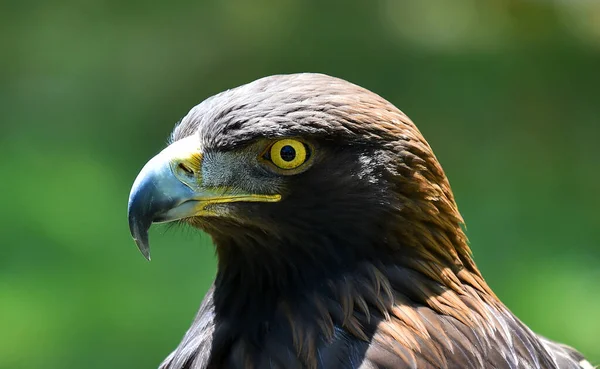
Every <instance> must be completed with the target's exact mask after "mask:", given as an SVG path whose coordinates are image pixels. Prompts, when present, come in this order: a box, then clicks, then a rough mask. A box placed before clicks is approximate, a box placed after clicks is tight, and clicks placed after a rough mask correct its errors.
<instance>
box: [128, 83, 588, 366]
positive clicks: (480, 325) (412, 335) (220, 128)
mask: <svg viewBox="0 0 600 369" xmlns="http://www.w3.org/2000/svg"><path fill="white" fill-rule="evenodd" d="M128 216H129V227H130V229H131V233H132V235H133V237H134V239H135V241H136V243H137V245H138V246H139V248H140V250H141V251H142V253H143V254H144V255H145V256H146V257H147V258H149V257H150V255H149V244H148V229H149V228H150V225H151V224H152V223H160V222H171V221H179V222H183V223H187V224H189V225H191V226H193V227H196V228H198V229H200V230H202V231H204V232H206V233H208V234H209V235H210V236H211V237H212V240H213V242H214V244H215V247H216V253H217V256H218V272H217V275H216V278H215V281H214V284H213V286H212V287H211V288H210V290H209V291H208V293H207V295H206V297H205V298H204V301H203V302H202V306H201V307H200V311H199V312H198V315H197V316H196V318H195V320H194V322H193V324H192V326H191V328H190V329H189V330H188V332H187V333H186V334H185V336H184V338H183V340H182V341H181V343H180V344H179V347H177V349H175V351H174V352H173V353H172V354H171V355H170V356H169V357H167V359H166V360H165V361H164V362H163V364H162V366H161V368H164V369H205V368H206V369H221V368H224V369H237V368H239V369H242V368H244V369H262V368H273V369H274V368H278V369H300V368H315V369H316V368H319V369H325V368H326V369H350V368H361V369H384V368H385V369H401V368H412V369H430V368H431V369H433V368H440V369H442V368H449V369H470V368H471V369H475V368H477V369H480V368H510V369H516V368H523V369H525V368H532V369H533V368H544V369H551V368H591V365H590V364H589V363H588V362H587V361H585V360H584V358H583V356H582V355H581V354H579V353H578V352H576V351H575V350H573V349H571V348H569V347H567V346H564V345H561V344H558V343H555V342H552V341H550V340H548V339H545V338H543V337H541V336H539V335H537V334H535V333H534V332H532V331H531V330H530V329H529V328H528V327H527V326H525V325H524V324H523V323H522V322H521V321H519V319H517V318H516V317H515V316H514V315H513V314H512V313H511V312H510V311H509V310H508V309H507V308H506V306H504V304H502V302H500V300H499V299H498V298H497V297H496V296H495V295H494V293H493V292H492V290H491V289H490V287H489V286H488V285H487V284H486V282H485V281H484V279H483V277H482V276H481V273H480V272H479V270H478V269H477V267H476V266H475V263H474V262H473V259H472V257H471V252H470V249H469V246H468V245H467V239H466V236H465V234H464V232H463V230H462V228H461V225H462V223H463V220H462V218H461V215H460V214H459V212H458V210H457V206H456V203H455V201H454V197H453V194H452V191H451V189H450V185H449V183H448V180H447V178H446V176H445V174H444V171H443V170H442V167H441V166H440V164H439V162H438V161H437V159H436V157H435V155H434V154H433V152H432V150H431V148H430V147H429V145H428V143H427V141H425V139H424V138H423V136H422V135H421V133H420V132H419V131H418V129H417V127H416V126H415V125H414V124H413V122H412V121H411V120H410V119H409V118H408V117H407V116H406V115H405V114H404V113H402V112H401V111H400V110H398V109H397V108H396V107H395V106H394V105H392V104H391V103H389V102H388V101H386V100H385V99H383V98H382V97H380V96H378V95H376V94H374V93H372V92H370V91H368V90H366V89H364V88H361V87H359V86H356V85H354V84H351V83H349V82H346V81H344V80H341V79H337V78H333V77H329V76H326V75H321V74H294V75H279V76H271V77H266V78H262V79H259V80H257V81H254V82H252V83H250V84H247V85H244V86H241V87H238V88H234V89H231V90H228V91H225V92H223V93H220V94H218V95H215V96H213V97H211V98H209V99H207V100H205V101H204V102H202V103H200V104H199V105H197V106H196V107H194V108H193V109H192V110H191V111H190V112H189V113H188V114H187V116H186V117H184V118H183V120H182V121H181V122H180V123H179V124H178V125H177V127H176V128H175V130H174V131H173V133H172V136H171V144H170V145H169V146H168V147H167V148H166V149H164V150H163V151H162V152H161V153H160V154H158V155H157V156H155V157H154V158H153V159H151V160H150V161H149V162H148V163H147V164H146V165H145V166H144V168H143V169H142V170H141V172H140V174H139V175H138V177H137V179H136V180H135V183H134V184H133V188H132V190H131V194H130V198H129V207H128Z"/></svg>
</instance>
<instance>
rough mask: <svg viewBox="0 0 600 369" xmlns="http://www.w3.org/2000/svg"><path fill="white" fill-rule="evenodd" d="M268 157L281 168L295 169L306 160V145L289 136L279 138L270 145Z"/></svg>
mask: <svg viewBox="0 0 600 369" xmlns="http://www.w3.org/2000/svg"><path fill="white" fill-rule="evenodd" d="M269 153H270V157H271V161H272V162H273V164H275V165H276V166H278V167H279V168H281V169H295V168H298V167H299V166H300V165H302V164H303V163H304V162H305V161H306V156H307V155H306V146H304V144H303V143H302V142H300V141H297V140H292V139H289V138H286V139H283V140H279V141H277V142H275V143H274V144H273V146H271V149H270V152H269Z"/></svg>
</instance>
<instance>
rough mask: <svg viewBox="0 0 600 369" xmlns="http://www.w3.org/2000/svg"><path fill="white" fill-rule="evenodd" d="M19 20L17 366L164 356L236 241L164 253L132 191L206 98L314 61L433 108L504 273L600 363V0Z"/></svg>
mask: <svg viewBox="0 0 600 369" xmlns="http://www.w3.org/2000/svg"><path fill="white" fill-rule="evenodd" d="M0 32H1V35H2V36H0V37H1V38H2V41H1V42H2V44H1V45H0V46H1V49H0V50H1V51H0V52H1V53H2V57H1V58H0V125H1V134H0V153H1V155H0V170H1V173H2V177H1V178H2V179H1V180H0V193H1V194H2V206H1V207H0V209H1V211H0V221H1V228H0V244H1V247H0V253H1V257H0V310H1V313H0V368H2V369H4V368H11V369H21V368H22V369H30V368H31V369H33V368H42V367H43V368H45V369H54V368H56V369H58V368H61V369H64V368H69V369H70V368H87V369H95V368H98V369H100V368H102V369H104V368H130V369H135V368H154V367H156V366H157V365H158V364H159V362H160V361H161V360H162V359H163V358H164V357H165V356H166V355H167V354H168V353H169V352H170V350H171V349H173V348H174V347H175V346H176V345H177V343H178V342H179V340H180V338H181V337H182V335H183V333H184V332H185V330H186V329H187V328H188V326H189V324H190V322H191V320H192V318H193V316H194V314H195V312H196V310H197V308H198V305H199V303H200V301H201V299H202V297H203V295H204V292H205V291H206V289H207V288H208V286H209V284H210V283H211V280H212V278H213V276H214V273H215V259H214V250H213V247H212V246H211V245H210V240H209V238H208V237H207V236H204V235H200V234H197V233H196V232H194V231H191V230H187V229H183V230H182V229H167V228H164V227H163V228H161V227H155V228H153V230H152V232H151V238H152V242H153V261H152V263H147V262H145V261H144V259H143V258H142V256H141V255H140V254H139V253H138V251H137V249H136V247H135V245H134V243H133V242H132V240H131V237H130V236H129V232H128V228H127V219H126V205H127V198H128V194H129V189H130V186H131V184H132V182H133V180H134V178H135V176H136V175H137V173H138V171H139V169H140V168H141V167H142V165H143V164H144V163H145V162H146V161H147V160H148V159H149V158H150V157H151V156H152V155H154V154H155V153H156V152H158V151H159V150H160V149H161V148H162V147H163V146H164V144H165V143H166V140H167V137H168V134H169V133H170V131H171V129H172V128H173V126H174V124H175V123H176V122H177V121H178V120H179V119H180V118H181V117H182V116H183V115H185V114H186V113H187V111H188V110H189V109H190V108H191V107H192V106H194V105H195V104H197V103H199V102H200V101H201V100H203V99H205V98H206V97H208V96H210V95H212V94H215V93H217V92H219V91H222V90H224V89H227V88H231V87H235V86H237V85H240V84H243V83H246V82H249V81H252V80H254V79H256V78H259V77H263V76H266V75H271V74H276V73H292V72H302V71H313V72H323V73H328V74H331V75H335V76H338V77H342V78H345V79H348V80H350V81H352V82H355V83H357V84H360V85H362V86H364V87H367V88H369V89H371V90H373V91H375V92H377V93H379V94H381V95H383V96H384V97H386V98H387V99H388V100H390V101H391V102H393V103H394V104H396V105H397V106H398V107H400V109H402V110H404V111H405V112H406V113H407V114H408V115H409V116H411V117H412V118H413V120H414V121H415V122H416V123H417V124H418V126H419V127H420V129H421V130H422V132H423V133H424V134H425V136H426V138H427V139H428V140H429V142H430V143H431V145H432V146H433V148H434V150H435V152H436V154H437V156H438V157H439V159H440V161H441V162H442V164H443V165H444V167H445V169H446V172H447V174H448V176H449V177H450V180H451V182H452V185H453V188H454V191H455V193H456V196H457V200H458V203H459V206H460V208H461V211H462V213H463V215H464V217H465V219H466V222H467V225H468V235H469V237H470V240H471V244H472V248H473V250H474V253H475V259H476V261H477V262H478V264H479V266H480V268H481V269H482V271H483V273H484V275H485V276H486V278H487V280H488V281H489V283H490V284H491V286H492V288H494V289H495V291H496V292H497V294H498V295H499V296H500V297H501V298H502V299H503V301H504V302H505V303H506V304H507V305H508V306H509V307H510V308H511V309H512V310H513V311H514V312H515V313H516V314H517V315H518V316H519V317H520V318H521V319H522V320H523V321H524V322H525V323H527V324H528V325H529V326H530V327H531V328H532V329H534V330H535V331H537V332H539V333H541V334H543V335H546V336H548V337H550V338H552V339H555V340H560V341H563V342H565V343H567V344H570V345H573V346H575V347H577V348H578V349H580V350H581V351H582V352H583V353H585V354H586V355H587V356H588V357H589V358H590V359H591V360H592V361H593V362H595V363H596V364H600V267H599V265H600V214H599V209H600V195H599V190H600V163H599V160H600V144H599V142H598V141H599V135H600V2H598V1H595V0H594V1H593V0H589V1H585V0H578V1H575V0H572V1H568V0H562V1H550V0H547V1H543V0H539V1H524V0H522V1H517V0H490V1H486V2H483V1H475V0H453V1H445V0H429V1H394V0H376V1H349V0H344V1H342V0H339V1H302V0H280V1H276V0H272V1H269V0H259V1H253V2H250V1H232V0H224V1H217V0H213V1H198V0H196V1H191V0H189V1H180V2H147V1H139V0H133V1H117V0H104V1H101V0H83V1H36V0H25V1H16V0H12V1H4V2H2V5H0Z"/></svg>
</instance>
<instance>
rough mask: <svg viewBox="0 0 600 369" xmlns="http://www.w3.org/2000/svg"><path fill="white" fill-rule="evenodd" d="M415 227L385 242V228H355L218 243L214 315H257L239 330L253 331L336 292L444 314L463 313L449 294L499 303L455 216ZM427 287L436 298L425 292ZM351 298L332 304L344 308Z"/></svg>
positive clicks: (395, 230) (392, 233) (399, 229)
mask: <svg viewBox="0 0 600 369" xmlns="http://www.w3.org/2000/svg"><path fill="white" fill-rule="evenodd" d="M411 222H412V223H410V224H407V222H406V221H405V222H404V223H402V224H403V226H393V227H391V228H390V229H387V230H385V231H387V232H386V233H384V234H387V235H388V236H387V237H381V231H382V229H377V232H373V233H372V234H369V233H368V232H365V231H364V228H363V229H361V228H360V227H354V228H355V229H356V231H355V233H353V232H352V231H351V230H346V231H345V232H342V233H327V232H317V233H312V234H304V235H297V237H293V238H292V237H291V238H285V239H282V238H271V237H269V235H267V234H264V233H263V232H256V233H253V232H252V231H251V230H250V231H248V232H245V237H244V238H241V239H240V238H233V237H221V238H215V243H216V245H217V253H218V258H219V267H218V275H217V278H216V281H215V296H214V298H215V309H216V313H217V314H218V315H220V316H222V317H224V318H228V317H232V318H234V317H239V316H240V315H241V316H248V317H252V318H251V319H249V320H250V322H249V326H248V327H241V329H242V330H246V329H247V330H250V331H252V330H254V329H256V327H255V325H256V323H257V322H260V321H265V322H266V321H269V320H271V319H272V318H273V316H274V315H276V314H277V312H278V311H279V310H280V309H281V307H282V306H284V305H286V304H288V305H292V306H293V305H295V304H299V303H302V302H303V301H306V296H313V295H317V296H318V295H323V296H331V294H332V293H334V292H335V291H336V290H343V291H347V294H348V295H352V296H357V298H359V299H365V298H366V297H365V294H367V295H368V294H370V293H375V295H374V296H378V298H384V296H385V295H388V297H385V299H387V300H386V301H385V302H382V301H380V302H372V303H375V304H379V305H380V306H387V305H390V306H391V304H393V299H394V295H395V294H396V295H397V294H403V295H407V296H412V297H411V298H412V299H414V300H415V301H414V302H416V303H419V304H422V305H425V306H429V307H432V308H434V310H439V311H440V312H442V311H441V309H444V308H443V306H444V305H448V304H450V305H451V304H452V303H453V302H455V303H456V304H457V306H455V308H456V309H455V310H456V311H461V310H463V309H464V308H465V306H464V305H462V304H460V303H459V302H458V300H453V299H450V300H447V296H449V294H450V295H456V296H460V295H464V294H468V295H477V298H478V299H480V300H481V301H485V302H487V303H490V304H500V303H499V301H498V300H497V299H496V297H495V296H494V294H493V292H492V291H491V290H490V288H489V287H488V286H487V284H486V283H485V281H484V280H483V278H482V277H481V274H480V273H479V271H478V270H477V268H476V266H475V264H474V262H473V260H472V259H471V255H470V250H469V247H468V246H467V243H466V237H465V235H464V233H463V231H462V229H461V227H460V223H459V219H458V218H457V219H452V220H448V219H446V220H445V221H442V220H440V222H439V223H433V224H432V223H430V222H419V221H418V220H415V219H414V218H413V220H412V221H411ZM390 223H394V222H390ZM395 224H399V223H397V222H396V223H395ZM294 240H302V242H301V243H300V242H294ZM356 276H358V279H357V278H356ZM398 276H400V277H398ZM404 277H406V278H404ZM366 281H370V282H369V283H371V284H372V283H375V285H376V286H377V287H372V289H373V291H374V292H373V291H369V289H368V288H367V289H366V290H364V289H361V288H362V287H364V286H365V285H366V283H367V282H366ZM407 281H411V283H406V282H407ZM332 286H337V287H335V288H334V289H331V287H332ZM423 286H425V287H426V288H425V289H426V290H428V291H434V292H431V293H430V294H428V293H426V294H423V293H422V291H423V290H422V287H423ZM383 292H385V293H383ZM441 295H444V297H443V298H442V297H440V296H441ZM348 298H349V297H348V296H346V297H344V296H337V297H336V298H335V299H334V300H335V302H336V303H337V304H340V305H341V304H343V301H345V300H348ZM370 303H371V302H370ZM461 314H463V315H464V314H467V312H464V311H462V312H461ZM461 318H464V316H463V317H461ZM238 321H239V320H238Z"/></svg>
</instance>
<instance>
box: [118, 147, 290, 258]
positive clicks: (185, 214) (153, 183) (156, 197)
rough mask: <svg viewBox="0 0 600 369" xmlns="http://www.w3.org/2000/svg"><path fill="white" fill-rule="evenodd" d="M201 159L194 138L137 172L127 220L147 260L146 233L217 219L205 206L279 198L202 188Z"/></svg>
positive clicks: (278, 196) (276, 198)
mask: <svg viewBox="0 0 600 369" xmlns="http://www.w3.org/2000/svg"><path fill="white" fill-rule="evenodd" d="M202 161H203V156H202V152H201V150H200V147H199V145H198V138H197V137H196V136H190V137H187V138H184V139H182V140H179V141H177V142H175V143H173V144H171V145H169V146H168V147H167V148H165V149H164V150H163V151H161V152H160V153H159V154H158V155H156V156H155V157H154V158H152V159H151V160H150V161H149V162H148V163H147V164H146V165H144V167H143V168H142V170H141V171H140V173H139V174H138V176H137V178H136V179H135V182H134V183H133V186H132V188H131V192H130V194H129V204H128V207H127V216H128V218H129V230H130V232H131V235H132V236H133V240H134V241H135V243H136V244H137V246H138V248H139V249H140V251H141V252H142V254H143V255H144V257H145V258H146V259H148V260H150V245H149V243H148V230H149V229H150V226H151V225H152V223H166V222H171V221H174V220H178V219H184V218H190V217H195V216H218V214H216V213H214V212H211V211H210V209H207V206H208V205H212V204H220V203H228V202H239V201H246V202H276V201H279V200H280V199H281V196H280V195H259V194H246V193H240V192H239V190H236V191H235V193H233V191H232V190H231V189H230V188H227V187H203V185H202Z"/></svg>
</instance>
